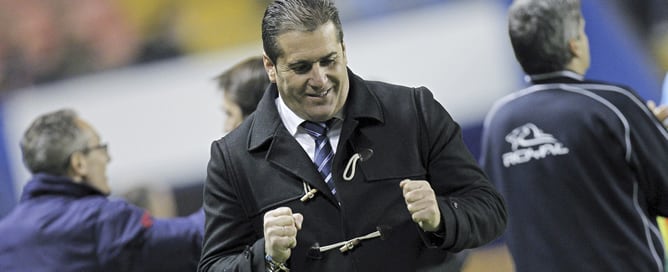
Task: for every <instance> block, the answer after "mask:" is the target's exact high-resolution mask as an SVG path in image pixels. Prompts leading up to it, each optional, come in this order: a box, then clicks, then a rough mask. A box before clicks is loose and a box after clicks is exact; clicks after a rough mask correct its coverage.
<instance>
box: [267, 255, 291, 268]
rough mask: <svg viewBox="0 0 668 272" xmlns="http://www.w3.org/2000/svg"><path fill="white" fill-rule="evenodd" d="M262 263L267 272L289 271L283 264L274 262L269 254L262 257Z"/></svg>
mask: <svg viewBox="0 0 668 272" xmlns="http://www.w3.org/2000/svg"><path fill="white" fill-rule="evenodd" d="M264 262H265V264H266V267H267V271H269V272H288V271H290V269H288V267H287V266H285V263H283V262H277V261H275V260H274V258H272V257H271V255H269V254H267V255H265V256H264Z"/></svg>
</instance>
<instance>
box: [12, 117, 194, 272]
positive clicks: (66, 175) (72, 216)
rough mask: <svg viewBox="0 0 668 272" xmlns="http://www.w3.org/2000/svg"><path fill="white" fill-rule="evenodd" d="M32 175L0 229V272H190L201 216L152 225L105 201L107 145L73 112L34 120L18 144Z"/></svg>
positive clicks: (146, 217) (134, 210)
mask: <svg viewBox="0 0 668 272" xmlns="http://www.w3.org/2000/svg"><path fill="white" fill-rule="evenodd" d="M21 151H22V152H23V160H24V163H25V164H26V166H27V168H28V169H29V170H30V171H31V172H32V173H33V177H32V179H31V180H30V181H29V182H28V183H27V184H26V185H25V187H24V189H23V194H22V196H21V200H20V203H19V204H18V205H17V206H16V207H15V209H14V210H13V211H12V212H11V213H10V214H8V215H7V216H6V217H5V218H3V219H2V221H0V234H2V235H1V236H2V238H1V239H0V271H3V272H8V271H194V270H195V269H196V266H197V262H198V260H199V255H200V252H201V243H202V236H203V231H204V225H203V224H204V214H203V212H202V210H200V211H198V212H196V213H194V214H192V215H191V216H189V217H184V218H174V219H165V220H160V219H155V218H153V217H152V216H151V215H150V214H149V213H147V212H146V211H144V210H142V209H140V208H138V207H135V206H132V205H129V204H127V203H125V202H123V201H112V200H109V199H108V198H107V195H108V194H109V193H110V189H109V186H108V183H107V177H106V165H107V163H109V161H110V157H109V154H108V153H107V145H106V144H104V143H101V142H100V137H99V135H98V134H97V132H96V131H95V130H94V129H93V127H91V126H90V125H89V124H88V123H87V122H86V121H84V120H82V119H80V118H79V117H78V116H77V114H76V113H75V112H74V111H72V110H59V111H55V112H51V113H48V114H45V115H42V116H40V117H39V118H37V119H36V120H35V121H34V122H33V123H32V125H31V126H30V127H29V128H28V130H27V131H26V132H25V134H24V136H23V139H22V140H21Z"/></svg>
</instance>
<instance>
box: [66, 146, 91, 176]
mask: <svg viewBox="0 0 668 272" xmlns="http://www.w3.org/2000/svg"><path fill="white" fill-rule="evenodd" d="M67 172H68V174H69V176H70V177H71V178H72V179H73V180H74V181H76V182H81V181H82V180H83V177H85V176H86V174H87V173H88V165H87V164H86V160H85V159H84V155H83V154H82V153H81V152H74V153H72V156H70V166H69V168H68V169H67Z"/></svg>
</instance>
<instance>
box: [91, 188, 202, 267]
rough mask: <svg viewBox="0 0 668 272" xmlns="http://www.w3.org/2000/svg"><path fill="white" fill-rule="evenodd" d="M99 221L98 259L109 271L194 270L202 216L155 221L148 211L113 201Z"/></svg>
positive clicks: (199, 241) (197, 254)
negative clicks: (110, 269)
mask: <svg viewBox="0 0 668 272" xmlns="http://www.w3.org/2000/svg"><path fill="white" fill-rule="evenodd" d="M103 210H104V213H103V214H102V215H101V216H100V220H99V222H98V230H97V231H98V232H99V237H100V240H99V242H98V249H97V250H98V252H97V253H98V256H99V258H100V262H101V264H102V266H103V267H110V268H112V271H195V269H196V268H197V260H198V259H199V255H200V252H201V243H202V235H203V217H202V216H201V215H194V216H190V217H183V218H174V219H164V220H160V219H155V218H153V217H152V216H151V215H150V214H149V213H148V212H147V211H145V210H143V209H140V208H138V207H135V206H132V205H129V204H127V203H125V202H122V201H112V202H109V203H108V205H107V206H106V207H105V208H104V209H103Z"/></svg>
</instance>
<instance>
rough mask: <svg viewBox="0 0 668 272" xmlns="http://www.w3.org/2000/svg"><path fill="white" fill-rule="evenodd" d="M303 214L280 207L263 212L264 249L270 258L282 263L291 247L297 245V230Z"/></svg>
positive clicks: (300, 226)
mask: <svg viewBox="0 0 668 272" xmlns="http://www.w3.org/2000/svg"><path fill="white" fill-rule="evenodd" d="M303 221H304V216H302V215H301V214H300V213H294V214H293V213H292V210H291V209H290V208H288V207H280V208H277V209H274V210H271V211H268V212H267V213H265V214H264V251H265V253H266V254H267V255H270V256H271V257H272V259H273V260H274V261H276V262H279V263H284V262H285V261H287V260H288V259H289V258H290V253H291V249H292V248H294V247H295V246H297V231H298V230H300V229H301V228H302V222H303Z"/></svg>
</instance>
